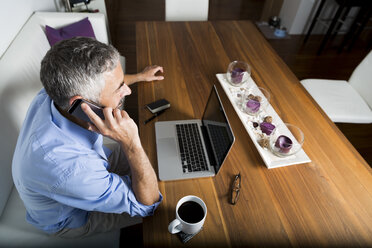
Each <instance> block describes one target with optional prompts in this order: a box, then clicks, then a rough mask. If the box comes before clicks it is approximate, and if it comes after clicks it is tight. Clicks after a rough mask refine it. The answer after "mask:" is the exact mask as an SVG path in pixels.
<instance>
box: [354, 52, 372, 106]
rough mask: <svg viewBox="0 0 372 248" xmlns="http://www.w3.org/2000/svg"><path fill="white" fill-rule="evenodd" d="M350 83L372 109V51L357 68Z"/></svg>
mask: <svg viewBox="0 0 372 248" xmlns="http://www.w3.org/2000/svg"><path fill="white" fill-rule="evenodd" d="M349 83H350V85H351V86H353V88H354V89H355V90H356V91H357V92H358V93H359V95H361V96H362V97H363V99H364V100H365V101H366V102H367V104H368V105H369V107H370V108H372V51H370V52H369V53H368V55H367V56H366V57H365V58H364V59H363V61H362V62H360V64H359V65H358V66H357V68H355V70H354V71H353V74H352V75H351V77H350V79H349Z"/></svg>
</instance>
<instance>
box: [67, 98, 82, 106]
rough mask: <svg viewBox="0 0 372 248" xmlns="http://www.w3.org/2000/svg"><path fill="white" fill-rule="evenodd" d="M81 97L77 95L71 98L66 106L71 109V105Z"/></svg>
mask: <svg viewBox="0 0 372 248" xmlns="http://www.w3.org/2000/svg"><path fill="white" fill-rule="evenodd" d="M82 98H83V97H82V96H79V95H77V96H73V97H71V98H70V100H69V101H68V105H69V106H70V107H71V105H72V104H73V103H74V102H75V101H76V100H78V99H82Z"/></svg>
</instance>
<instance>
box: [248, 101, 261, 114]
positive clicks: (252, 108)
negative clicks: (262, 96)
mask: <svg viewBox="0 0 372 248" xmlns="http://www.w3.org/2000/svg"><path fill="white" fill-rule="evenodd" d="M246 105H247V108H248V109H249V112H251V113H256V112H257V111H258V110H260V106H261V103H260V102H259V101H257V100H254V99H249V100H248V102H247V104H246Z"/></svg>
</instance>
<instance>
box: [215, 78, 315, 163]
mask: <svg viewBox="0 0 372 248" xmlns="http://www.w3.org/2000/svg"><path fill="white" fill-rule="evenodd" d="M216 76H217V79H218V80H219V82H220V84H221V86H222V88H223V89H224V91H225V93H226V95H227V96H228V98H229V100H230V102H231V104H232V105H233V107H234V109H235V111H236V113H237V114H238V116H239V118H240V120H241V122H242V123H243V125H244V127H245V129H246V131H247V132H248V134H249V136H250V137H251V139H252V141H253V143H254V145H255V146H256V148H257V151H258V152H259V154H260V156H261V157H262V159H263V161H264V163H265V165H266V167H267V168H269V169H272V168H277V167H282V166H288V165H294V164H303V163H308V162H311V160H310V158H309V157H308V156H307V154H306V153H305V151H304V150H303V149H302V147H301V148H299V150H298V152H296V153H295V154H292V155H286V156H278V155H277V154H274V152H273V149H272V148H271V143H272V144H274V145H275V141H271V139H272V137H271V135H273V134H272V131H273V129H274V128H275V127H277V128H279V131H280V132H281V133H285V134H286V135H287V136H288V137H291V138H292V140H294V141H297V140H296V139H295V138H294V133H293V134H292V133H291V131H290V130H289V128H288V125H286V124H285V123H284V122H283V121H282V120H281V118H280V117H279V115H278V114H277V113H276V111H275V110H274V109H273V107H272V106H271V104H270V103H269V98H270V96H269V95H267V94H266V92H265V90H264V89H262V88H259V87H257V85H256V83H255V82H254V81H253V79H252V78H251V77H249V78H248V80H246V82H244V84H242V85H239V86H238V87H236V86H232V85H231V84H230V83H229V82H228V81H227V75H226V74H225V73H221V74H216ZM248 89H249V91H252V92H253V93H252V94H251V93H249V96H248V97H247V96H246V95H247V94H248V93H245V92H247V90H248ZM246 97H247V99H248V98H249V97H251V98H254V97H258V98H259V99H260V101H265V100H266V101H267V102H268V103H267V105H266V106H265V108H264V109H262V110H261V111H260V112H259V113H258V114H256V115H251V114H249V113H248V114H247V112H246V111H245V107H246V106H247V107H250V110H252V109H253V110H255V109H254V105H253V107H252V103H254V101H252V103H248V102H247V105H242V100H243V99H245V98H246ZM242 106H244V107H242ZM289 126H290V125H289ZM292 132H293V131H292ZM286 138H287V137H286ZM291 145H292V144H291ZM293 145H294V147H295V146H296V142H295V143H294V144H293ZM300 145H302V144H300ZM272 147H274V146H272ZM274 148H275V147H274Z"/></svg>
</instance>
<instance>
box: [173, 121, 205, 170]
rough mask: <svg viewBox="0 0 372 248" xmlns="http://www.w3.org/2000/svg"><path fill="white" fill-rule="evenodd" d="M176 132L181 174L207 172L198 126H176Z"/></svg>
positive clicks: (192, 124)
mask: <svg viewBox="0 0 372 248" xmlns="http://www.w3.org/2000/svg"><path fill="white" fill-rule="evenodd" d="M176 130H177V137H178V145H179V147H180V153H181V162H182V169H183V172H184V173H190V172H194V171H208V165H207V160H206V158H205V154H204V149H203V145H202V142H201V139H200V133H199V130H198V124H196V123H189V124H177V125H176Z"/></svg>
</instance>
